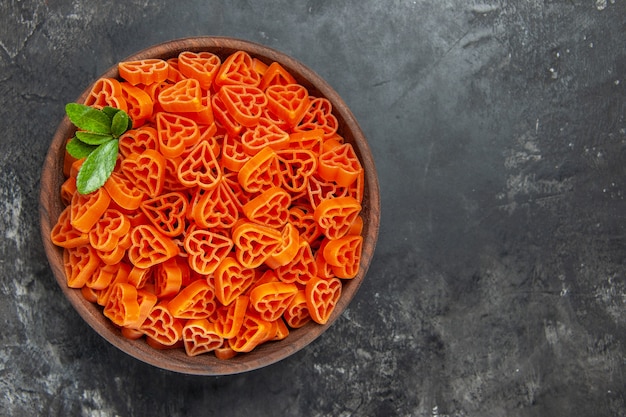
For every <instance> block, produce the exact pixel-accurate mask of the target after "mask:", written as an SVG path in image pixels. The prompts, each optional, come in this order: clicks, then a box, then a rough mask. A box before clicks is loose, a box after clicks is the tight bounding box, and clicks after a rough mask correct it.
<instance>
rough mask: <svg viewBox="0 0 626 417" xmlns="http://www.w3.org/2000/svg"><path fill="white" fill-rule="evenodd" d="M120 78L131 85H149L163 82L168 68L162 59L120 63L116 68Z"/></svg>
mask: <svg viewBox="0 0 626 417" xmlns="http://www.w3.org/2000/svg"><path fill="white" fill-rule="evenodd" d="M117 69H118V71H119V73H120V77H122V78H123V79H124V80H126V81H128V82H129V83H130V84H132V85H137V84H144V85H149V84H153V83H158V82H161V81H164V80H165V79H166V78H167V75H168V73H169V66H168V64H167V62H166V61H164V60H162V59H154V58H150V59H143V60H137V61H125V62H120V63H119V64H118V66H117Z"/></svg>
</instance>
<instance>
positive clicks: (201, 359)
mask: <svg viewBox="0 0 626 417" xmlns="http://www.w3.org/2000/svg"><path fill="white" fill-rule="evenodd" d="M239 50H242V51H246V52H247V53H249V54H250V55H251V56H252V57H256V58H258V59H260V60H261V61H263V62H265V63H267V64H269V63H271V62H273V61H277V62H279V63H280V64H281V65H282V66H283V67H285V69H287V70H288V71H289V72H290V73H291V74H292V75H294V77H295V78H296V80H297V81H298V82H299V83H301V84H302V85H303V86H305V87H307V88H308V89H309V92H310V93H311V94H312V95H314V96H318V97H321V96H323V97H326V98H328V99H329V100H330V101H331V102H332V105H333V113H334V115H335V116H336V117H337V119H338V121H339V130H338V132H339V133H340V134H341V135H342V136H343V137H344V138H345V140H346V141H348V142H350V143H352V145H353V146H354V148H355V150H356V152H357V154H358V157H359V158H360V160H361V163H362V165H363V167H364V170H365V189H364V198H363V204H362V205H363V211H362V213H361V214H362V216H363V220H364V227H363V237H364V241H363V253H362V258H361V265H360V271H359V273H358V275H357V276H356V277H355V278H354V279H351V280H342V281H343V290H342V296H341V299H340V300H339V302H338V305H337V306H336V308H335V310H334V312H333V314H332V316H331V318H330V319H329V320H328V322H327V323H326V324H325V325H319V324H316V323H313V322H310V323H308V324H307V325H305V326H304V327H301V328H299V329H293V330H290V334H289V336H288V337H287V338H286V339H284V340H282V341H278V342H269V343H265V344H263V345H261V346H259V347H257V348H256V349H254V350H253V351H252V352H250V353H246V354H239V355H237V356H236V357H234V358H232V359H228V360H220V359H217V358H216V357H215V355H212V354H203V355H198V356H194V357H190V356H187V354H186V353H185V351H184V349H182V348H180V349H169V350H156V349H154V348H152V347H151V346H149V345H148V344H147V343H146V342H145V341H144V340H135V341H133V340H129V339H126V338H124V337H123V336H121V334H120V332H119V330H118V329H117V328H116V327H115V326H114V325H113V324H112V323H111V322H110V321H109V320H108V319H107V318H106V317H105V316H104V315H103V314H102V308H101V307H100V306H98V305H97V304H93V303H90V302H89V301H86V300H85V298H84V297H83V296H82V294H81V292H80V290H76V289H72V288H69V287H68V286H67V284H66V282H67V281H66V277H65V272H64V268H63V252H62V249H61V248H59V247H57V246H55V245H54V244H53V243H52V242H51V240H50V231H51V228H52V227H53V226H54V224H55V223H56V221H57V218H58V217H59V214H60V213H61V211H62V210H63V207H64V206H63V204H62V202H61V199H60V192H59V190H60V187H61V184H62V183H63V181H64V177H63V172H62V171H63V156H64V143H65V141H66V139H67V138H69V137H71V136H72V135H73V132H74V127H73V126H72V125H71V123H70V122H69V120H68V119H67V117H64V119H63V120H62V121H61V123H60V125H59V127H58V129H57V131H56V133H55V135H54V138H53V139H52V143H51V145H50V148H49V151H48V154H47V156H46V159H45V162H44V166H43V171H42V174H41V194H40V219H41V233H42V238H43V243H44V247H45V251H46V255H47V257H48V260H49V263H50V266H51V268H52V272H53V273H54V276H55V278H56V280H57V283H58V284H59V286H60V287H61V289H62V291H63V293H64V294H65V296H66V297H67V299H68V300H69V301H70V303H71V304H72V305H73V306H74V308H75V309H76V311H77V312H78V313H79V314H80V315H81V316H82V317H83V319H84V320H85V321H86V322H87V323H88V324H89V325H90V326H91V327H92V328H93V329H94V330H95V331H96V332H98V333H99V334H100V335H102V337H104V338H105V339H106V340H107V341H109V342H110V343H112V344H113V345H114V346H116V347H118V348H119V349H121V350H122V351H124V352H126V353H127V354H129V355H131V356H133V357H135V358H137V359H139V360H141V361H144V362H146V363H149V364H151V365H154V366H156V367H159V368H162V369H168V370H171V371H175V372H180V373H185V374H198V375H227V374H237V373H241V372H246V371H251V370H254V369H258V368H261V367H264V366H267V365H270V364H272V363H275V362H277V361H280V360H281V359H284V358H286V357H288V356H290V355H292V354H293V353H295V352H297V351H299V350H300V349H302V348H304V347H305V346H307V345H308V344H309V343H311V342H312V341H313V340H315V339H316V338H317V337H319V336H320V335H321V334H322V333H323V332H324V331H325V330H326V329H328V327H329V326H330V325H331V324H332V323H333V322H334V321H335V320H336V319H337V318H338V317H339V316H340V315H341V314H342V313H343V311H344V310H345V309H346V307H347V306H348V304H349V303H350V301H351V300H352V299H353V297H354V296H355V294H356V292H357V290H358V288H359V286H360V285H361V283H362V282H363V278H364V277H365V274H366V272H367V269H368V267H369V264H370V261H371V259H372V256H373V253H374V248H375V246H376V241H377V238H378V228H379V222H380V199H379V188H378V178H377V174H376V168H375V166H374V160H373V158H372V154H371V151H370V148H369V146H368V143H367V141H366V139H365V136H364V135H363V132H362V131H361V129H360V127H359V125H358V123H357V121H356V119H355V117H354V115H353V114H352V113H351V111H350V110H349V109H348V106H347V105H346V104H345V103H344V102H343V100H342V99H341V98H340V97H339V95H338V94H337V93H336V92H335V90H333V88H332V87H331V86H330V85H329V84H328V83H326V82H325V81H324V80H323V79H322V78H320V77H319V76H318V75H317V74H316V73H315V72H313V71H312V70H310V69H309V68H307V67H306V66H304V65H303V64H301V63H300V62H298V61H296V60H295V59H293V58H291V57H289V56H287V55H285V54H283V53H281V52H278V51H276V50H273V49H271V48H268V47H265V46H262V45H259V44H256V43H252V42H247V41H243V40H238V39H232V38H223V37H195V38H185V39H179V40H173V41H170V42H166V43H162V44H159V45H156V46H152V47H150V48H147V49H145V50H143V51H140V52H138V53H136V54H134V55H131V56H129V57H128V58H126V59H125V61H130V60H139V59H145V58H161V59H168V58H172V57H176V56H178V54H179V53H180V52H182V51H194V52H200V51H209V52H212V53H214V54H216V55H218V56H219V57H220V58H222V60H223V59H224V58H226V57H227V56H228V55H230V54H232V53H234V52H236V51H239ZM102 77H114V78H116V77H118V70H117V64H116V65H114V66H112V67H111V68H110V69H109V70H107V71H106V72H105V73H104V74H102ZM94 81H95V80H94ZM90 88H91V87H88V88H87V89H85V91H84V92H83V94H82V95H81V96H80V97H79V98H78V99H77V101H78V102H82V101H83V100H84V99H85V97H86V96H87V94H88V92H89V90H90Z"/></svg>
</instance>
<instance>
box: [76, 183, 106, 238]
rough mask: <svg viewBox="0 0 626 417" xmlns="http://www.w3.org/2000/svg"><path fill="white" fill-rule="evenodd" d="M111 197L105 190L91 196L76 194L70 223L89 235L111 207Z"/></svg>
mask: <svg viewBox="0 0 626 417" xmlns="http://www.w3.org/2000/svg"><path fill="white" fill-rule="evenodd" d="M110 202H111V197H110V196H109V193H107V191H106V190H105V189H104V188H98V189H97V190H96V191H94V192H92V193H89V194H80V193H75V194H74V196H73V197H72V202H71V203H70V223H71V224H72V226H73V227H74V228H76V229H77V230H79V231H81V232H84V233H88V232H89V231H90V230H91V228H92V227H93V226H94V225H95V224H96V223H97V222H98V220H100V217H101V216H102V215H103V214H104V212H105V211H106V209H107V208H108V207H109V203H110Z"/></svg>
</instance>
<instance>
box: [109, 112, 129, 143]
mask: <svg viewBox="0 0 626 417" xmlns="http://www.w3.org/2000/svg"><path fill="white" fill-rule="evenodd" d="M129 120H130V118H129V117H128V114H127V113H126V112H125V111H118V112H117V113H115V115H114V116H113V120H112V121H111V133H112V134H113V136H115V137H116V138H119V137H120V136H122V134H123V133H124V132H126V131H127V130H128V124H129V123H128V122H129Z"/></svg>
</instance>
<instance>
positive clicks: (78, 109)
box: [65, 103, 111, 135]
mask: <svg viewBox="0 0 626 417" xmlns="http://www.w3.org/2000/svg"><path fill="white" fill-rule="evenodd" d="M65 113H66V114H67V117H68V118H69V119H70V121H71V122H72V123H73V124H74V125H75V126H76V127H77V128H79V129H81V130H86V131H87V132H92V133H100V134H104V135H106V134H110V133H111V119H110V118H109V116H107V115H106V114H105V113H104V112H102V111H100V110H98V109H95V108H93V107H90V106H86V105H84V104H79V103H68V104H67V105H65Z"/></svg>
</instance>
